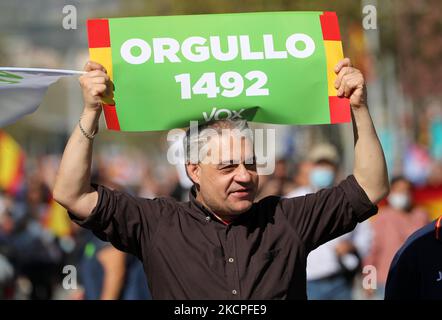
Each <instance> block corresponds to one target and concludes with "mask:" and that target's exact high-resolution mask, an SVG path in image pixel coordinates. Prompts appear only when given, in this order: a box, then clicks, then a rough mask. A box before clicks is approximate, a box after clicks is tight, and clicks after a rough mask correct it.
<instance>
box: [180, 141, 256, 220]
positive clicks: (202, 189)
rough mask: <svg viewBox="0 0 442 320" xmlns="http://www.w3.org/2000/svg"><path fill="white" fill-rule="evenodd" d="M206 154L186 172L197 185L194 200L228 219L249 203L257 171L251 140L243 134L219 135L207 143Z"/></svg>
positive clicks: (253, 192)
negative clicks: (196, 193) (195, 198)
mask: <svg viewBox="0 0 442 320" xmlns="http://www.w3.org/2000/svg"><path fill="white" fill-rule="evenodd" d="M206 147H208V150H210V151H208V153H207V156H206V157H205V158H204V159H203V160H202V162H200V163H199V164H195V165H192V164H190V165H188V172H189V174H190V175H191V177H192V179H193V181H194V182H196V183H197V185H198V187H199V188H198V189H199V191H198V195H197V199H198V200H199V201H200V202H202V203H203V204H204V205H205V206H206V207H208V208H209V209H211V210H212V211H213V212H214V213H215V214H216V215H218V216H220V217H222V218H223V219H227V220H229V218H230V217H232V216H235V215H238V214H241V213H243V212H245V211H247V210H248V209H250V207H251V206H252V204H253V200H254V199H255V196H256V192H257V186H258V180H259V179H258V174H257V171H256V163H255V159H254V153H253V143H252V141H250V140H249V139H246V138H244V137H237V136H233V135H221V136H219V137H215V138H214V139H211V140H210V141H209V142H208V143H207V144H206Z"/></svg>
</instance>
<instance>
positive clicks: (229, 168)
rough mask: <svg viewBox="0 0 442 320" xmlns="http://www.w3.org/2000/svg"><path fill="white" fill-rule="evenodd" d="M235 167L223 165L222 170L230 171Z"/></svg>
mask: <svg viewBox="0 0 442 320" xmlns="http://www.w3.org/2000/svg"><path fill="white" fill-rule="evenodd" d="M234 169H235V166H233V165H230V166H224V167H221V170H222V171H223V172H230V171H233V170H234Z"/></svg>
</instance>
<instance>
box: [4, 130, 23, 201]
mask: <svg viewBox="0 0 442 320" xmlns="http://www.w3.org/2000/svg"><path fill="white" fill-rule="evenodd" d="M24 159H25V155H24V152H23V150H22V149H21V147H20V145H19V144H18V143H17V142H16V141H15V140H14V139H13V138H12V137H11V136H10V135H8V134H7V133H6V132H4V131H1V130H0V189H3V190H4V191H6V192H7V193H9V194H11V195H14V194H16V193H17V191H18V190H19V188H20V186H21V184H22V183H23V179H24Z"/></svg>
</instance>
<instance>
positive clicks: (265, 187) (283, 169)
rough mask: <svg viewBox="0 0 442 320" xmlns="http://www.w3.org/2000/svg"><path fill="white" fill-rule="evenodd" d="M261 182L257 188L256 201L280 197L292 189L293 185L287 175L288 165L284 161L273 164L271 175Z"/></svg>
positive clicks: (279, 160)
mask: <svg viewBox="0 0 442 320" xmlns="http://www.w3.org/2000/svg"><path fill="white" fill-rule="evenodd" d="M261 180H263V182H262V183H260V186H259V188H258V195H257V199H258V200H259V199H263V198H265V197H268V196H281V195H284V194H286V193H287V192H288V190H291V189H293V187H294V184H293V182H292V180H291V179H290V178H289V175H288V163H287V160H286V159H278V160H276V163H275V171H274V172H273V174H272V175H271V176H270V177H268V178H266V179H261Z"/></svg>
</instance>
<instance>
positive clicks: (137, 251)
mask: <svg viewBox="0 0 442 320" xmlns="http://www.w3.org/2000/svg"><path fill="white" fill-rule="evenodd" d="M92 187H93V188H94V189H96V190H97V192H98V201H97V205H96V207H95V208H94V209H93V210H92V212H91V214H90V215H89V216H88V217H87V218H86V219H79V218H77V217H76V216H75V215H74V214H73V213H72V212H68V214H69V217H70V218H71V219H72V220H73V221H74V222H75V223H77V224H78V225H80V226H81V227H84V228H86V229H89V230H91V231H92V232H93V233H94V234H95V235H96V236H97V237H98V238H100V239H101V240H103V241H108V242H110V243H112V245H113V246H114V247H115V248H117V249H119V250H121V251H124V252H128V253H131V254H134V255H136V256H137V257H139V258H141V246H142V244H143V243H149V242H150V240H151V238H152V236H153V234H154V233H155V230H156V229H157V226H158V224H159V221H160V219H161V216H162V215H163V212H164V210H165V208H166V207H167V206H168V205H167V203H166V201H165V199H163V198H155V199H144V198H139V197H135V196H132V195H130V194H128V193H126V192H122V191H116V190H110V189H108V188H106V187H104V186H101V185H95V184H93V185H92Z"/></svg>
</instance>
